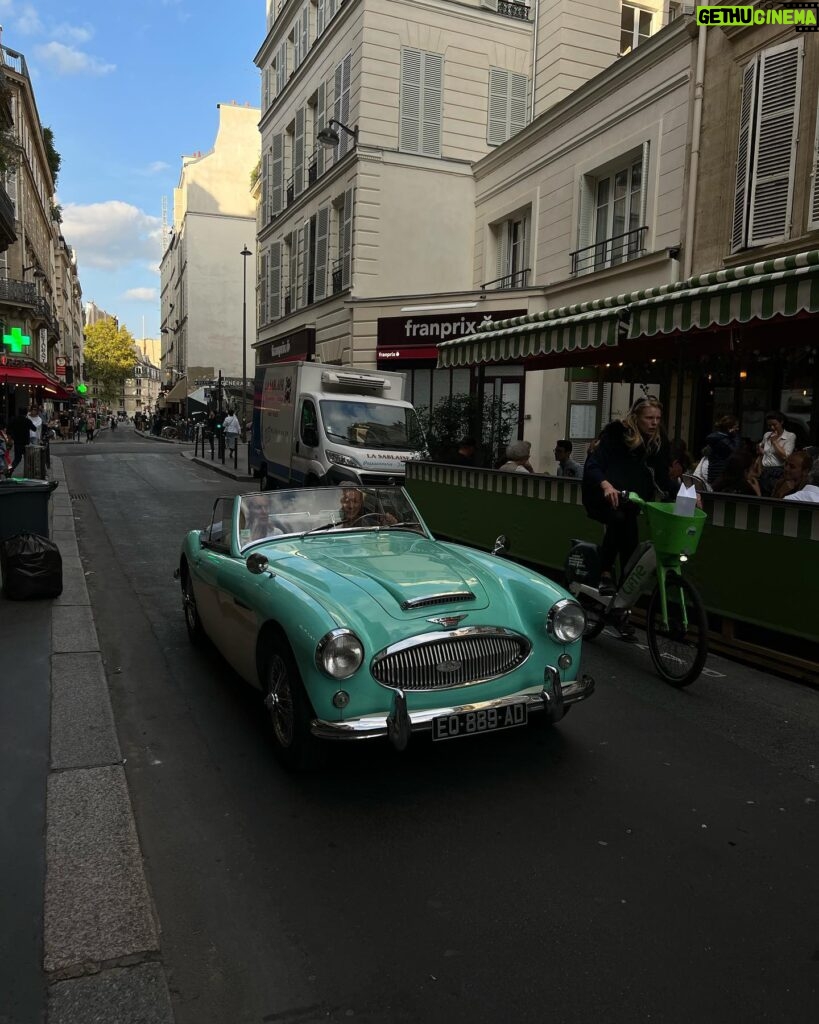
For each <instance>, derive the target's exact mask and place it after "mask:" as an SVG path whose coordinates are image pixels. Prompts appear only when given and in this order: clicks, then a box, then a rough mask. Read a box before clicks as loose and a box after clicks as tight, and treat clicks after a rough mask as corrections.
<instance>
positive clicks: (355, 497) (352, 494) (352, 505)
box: [338, 484, 398, 526]
mask: <svg viewBox="0 0 819 1024" xmlns="http://www.w3.org/2000/svg"><path fill="white" fill-rule="evenodd" d="M339 510H340V512H341V520H340V522H339V524H338V525H339V526H389V525H390V524H391V523H395V522H397V521H398V520H397V519H396V518H395V516H393V515H391V514H390V513H389V512H386V513H382V512H372V511H370V510H369V509H368V508H367V506H366V504H365V501H364V492H363V491H362V490H361V489H360V488H358V487H356V486H355V484H348V485H346V486H345V485H344V484H342V485H341V498H340V499H339Z"/></svg>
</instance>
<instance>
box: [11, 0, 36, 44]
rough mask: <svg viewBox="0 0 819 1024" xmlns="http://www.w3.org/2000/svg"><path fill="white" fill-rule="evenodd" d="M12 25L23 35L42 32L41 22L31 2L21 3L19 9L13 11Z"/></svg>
mask: <svg viewBox="0 0 819 1024" xmlns="http://www.w3.org/2000/svg"><path fill="white" fill-rule="evenodd" d="M14 27H15V29H16V30H17V31H18V32H22V33H23V35H27V36H34V35H37V33H38V32H42V30H43V23H42V22H41V21H40V17H39V15H38V14H37V11H36V10H35V9H34V8H33V7H32V5H31V4H23V5H22V6H21V7H20V9H19V11H17V10H15V11H14Z"/></svg>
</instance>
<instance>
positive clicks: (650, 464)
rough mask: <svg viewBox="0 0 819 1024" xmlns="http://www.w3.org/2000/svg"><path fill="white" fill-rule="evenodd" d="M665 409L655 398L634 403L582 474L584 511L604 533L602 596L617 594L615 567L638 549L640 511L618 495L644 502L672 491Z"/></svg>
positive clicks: (608, 431) (611, 425)
mask: <svg viewBox="0 0 819 1024" xmlns="http://www.w3.org/2000/svg"><path fill="white" fill-rule="evenodd" d="M662 415H663V407H662V405H661V404H660V402H659V401H658V399H656V398H654V397H653V396H648V397H645V398H638V399H637V400H636V401H635V402H634V404H633V405H632V406H631V408H630V409H629V411H628V413H627V414H626V416H625V418H624V419H622V420H613V421H612V422H611V423H609V424H608V426H607V427H604V429H603V432H602V433H601V434H600V437H599V439H598V443H597V445H596V446H595V448H594V450H593V451H592V452H591V453H590V454H589V456H588V458H587V459H586V464H585V467H584V470H583V506H584V507H585V509H586V512H587V513H588V515H589V516H590V518H592V519H595V520H597V522H599V523H603V524H604V526H605V527H606V531H605V534H604V536H603V544H602V546H601V549H600V563H601V569H602V573H601V578H600V587H599V590H600V593H601V594H606V593H609V594H613V593H614V592H615V590H616V584H615V580H614V563H615V561H616V559H617V556H618V555H619V556H620V571H621V572H623V570H625V567H626V565H627V564H628V560H629V558H631V555H632V554H633V552H634V550H635V548H636V547H637V543H638V539H639V538H638V532H637V515H638V512H639V509H637V508H636V507H635V506H633V505H631V504H630V503H628V502H621V501H620V492H621V491H634V492H636V493H637V494H639V495H640V497H641V498H643V499H644V500H645V501H654V500H655V496H656V492H657V491H660V492H662V493H663V494H665V493H667V492H668V491H669V489H670V482H669V475H668V470H669V463H670V452H669V445H668V439H667V437H666V435H665V431H664V430H663V427H662Z"/></svg>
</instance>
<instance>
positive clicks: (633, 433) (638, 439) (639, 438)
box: [620, 395, 663, 452]
mask: <svg viewBox="0 0 819 1024" xmlns="http://www.w3.org/2000/svg"><path fill="white" fill-rule="evenodd" d="M646 406H649V407H650V408H652V409H659V410H660V412H662V411H663V407H662V404H661V403H660V400H659V398H655V397H654V395H647V396H646V397H645V398H638V399H637V400H636V401H635V402H634V403H633V404H632V406H631V408H630V409H629V411H628V412H627V413H626V415H625V417H624V418H623V419H622V420H621V421H620V422H621V423H622V424H623V426H624V428H625V440H626V444H627V445H628V446H629V448H639V447H640V445H641V444H644V445H645V447H646V451H647V452H656V451H658V450H659V447H660V445H661V444H662V427H660V429H659V430H658V431H657V433H656V434H655V435H654V437H652V438H650V439H649V440H648V441H646V440H645V439H644V438H643V435H642V434H641V433H640V428H639V426H638V425H637V412H638V410H640V409H643V408H645V407H646Z"/></svg>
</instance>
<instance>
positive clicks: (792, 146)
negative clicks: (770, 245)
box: [748, 40, 802, 245]
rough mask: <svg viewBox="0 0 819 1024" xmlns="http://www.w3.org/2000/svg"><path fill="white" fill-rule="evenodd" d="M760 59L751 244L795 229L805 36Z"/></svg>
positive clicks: (749, 242) (771, 238) (778, 236)
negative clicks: (792, 225) (793, 206)
mask: <svg viewBox="0 0 819 1024" xmlns="http://www.w3.org/2000/svg"><path fill="white" fill-rule="evenodd" d="M759 65H760V66H759V90H758V94H757V96H758V98H757V116H756V132H755V134H756V153H755V154H754V174H753V182H752V186H751V204H750V206H751V212H750V220H749V224H748V244H749V245H763V244H764V243H765V242H775V241H777V240H779V239H780V238H786V237H787V236H788V235H789V234H790V217H791V200H792V198H793V176H794V173H793V172H794V163H795V160H796V137H797V134H798V129H799V92H800V84H801V80H802V42H801V40H800V41H798V42H797V43H786V44H784V45H783V46H774V47H772V48H771V49H770V50H765V51H764V52H763V53H762V54H761V55H760V60H759Z"/></svg>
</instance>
